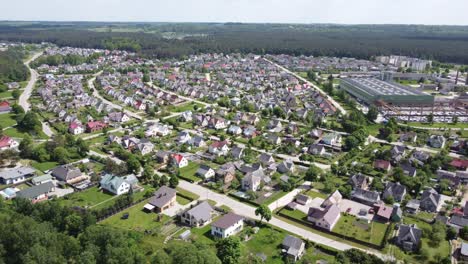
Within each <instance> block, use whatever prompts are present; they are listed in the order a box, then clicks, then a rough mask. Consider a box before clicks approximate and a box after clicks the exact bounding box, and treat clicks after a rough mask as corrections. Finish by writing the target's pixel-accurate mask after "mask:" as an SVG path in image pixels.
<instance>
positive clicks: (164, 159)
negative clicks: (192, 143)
mask: <svg viewBox="0 0 468 264" xmlns="http://www.w3.org/2000/svg"><path fill="white" fill-rule="evenodd" d="M170 158H171V153H170V152H167V151H164V150H158V152H156V160H157V161H158V162H159V163H163V164H166V163H168V162H169V160H170Z"/></svg>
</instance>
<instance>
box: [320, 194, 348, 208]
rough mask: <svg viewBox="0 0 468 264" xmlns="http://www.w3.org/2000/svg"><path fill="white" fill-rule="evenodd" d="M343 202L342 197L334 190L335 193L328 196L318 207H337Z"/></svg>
mask: <svg viewBox="0 0 468 264" xmlns="http://www.w3.org/2000/svg"><path fill="white" fill-rule="evenodd" d="M342 200H343V196H342V195H341V193H340V192H339V191H338V190H336V191H335V192H333V193H332V194H330V195H329V196H328V197H327V199H325V201H323V202H322V204H321V205H320V206H321V207H328V206H330V205H333V204H335V205H339V204H340V203H341V201H342Z"/></svg>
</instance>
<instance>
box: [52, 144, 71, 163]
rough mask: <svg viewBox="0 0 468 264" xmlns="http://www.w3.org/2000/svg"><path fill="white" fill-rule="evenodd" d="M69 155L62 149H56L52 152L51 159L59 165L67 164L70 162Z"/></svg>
mask: <svg viewBox="0 0 468 264" xmlns="http://www.w3.org/2000/svg"><path fill="white" fill-rule="evenodd" d="M69 156H70V155H69V153H68V151H67V150H66V149H65V148H64V147H58V148H56V149H55V150H54V153H53V158H54V160H56V161H57V162H58V163H60V164H67V163H69V162H70V159H69Z"/></svg>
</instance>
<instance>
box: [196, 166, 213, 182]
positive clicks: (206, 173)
mask: <svg viewBox="0 0 468 264" xmlns="http://www.w3.org/2000/svg"><path fill="white" fill-rule="evenodd" d="M196 175H197V176H200V177H202V178H203V179H205V180H209V179H212V178H213V177H214V176H215V171H214V170H213V169H212V168H210V167H209V166H207V165H204V164H202V165H200V168H198V170H197V172H196Z"/></svg>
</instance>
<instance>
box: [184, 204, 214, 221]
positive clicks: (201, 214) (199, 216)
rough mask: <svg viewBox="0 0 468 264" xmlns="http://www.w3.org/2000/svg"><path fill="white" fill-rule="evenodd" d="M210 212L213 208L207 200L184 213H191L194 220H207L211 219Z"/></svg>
mask: <svg viewBox="0 0 468 264" xmlns="http://www.w3.org/2000/svg"><path fill="white" fill-rule="evenodd" d="M212 212H213V208H212V207H211V205H210V204H209V203H208V202H207V201H204V202H202V203H200V204H199V205H197V206H195V207H193V208H192V209H190V210H188V211H187V212H186V213H187V214H189V215H191V216H192V217H193V218H194V219H195V220H196V221H208V220H210V219H211V213H212Z"/></svg>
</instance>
